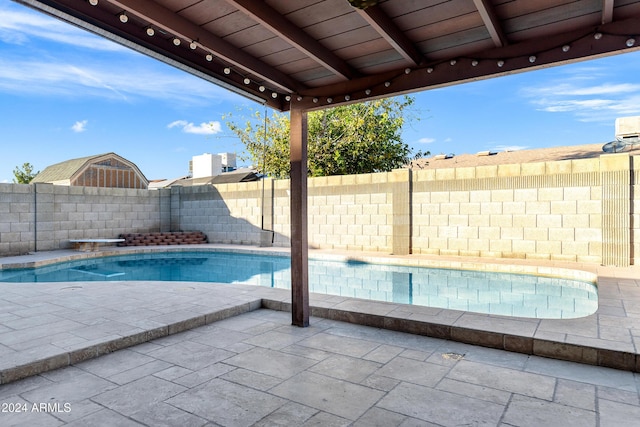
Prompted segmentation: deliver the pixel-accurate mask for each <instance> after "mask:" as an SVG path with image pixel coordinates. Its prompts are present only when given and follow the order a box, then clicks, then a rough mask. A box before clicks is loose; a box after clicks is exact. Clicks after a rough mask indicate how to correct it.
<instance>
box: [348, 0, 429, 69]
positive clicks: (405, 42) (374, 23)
mask: <svg viewBox="0 0 640 427" xmlns="http://www.w3.org/2000/svg"><path fill="white" fill-rule="evenodd" d="M355 10H356V11H357V12H358V14H360V16H362V17H363V18H364V20H365V21H367V23H368V24H369V25H371V27H373V29H375V30H376V31H377V32H378V34H380V35H381V36H382V38H384V39H385V40H386V41H387V42H388V43H389V44H390V45H391V46H392V47H393V48H394V49H395V50H396V51H398V53H399V54H400V55H402V57H403V58H404V59H406V60H407V61H409V62H411V63H413V65H420V64H422V63H423V62H424V56H423V55H422V53H420V51H419V50H418V49H417V48H416V46H415V45H414V44H413V42H412V41H411V40H409V38H408V37H407V36H406V35H405V34H404V32H402V31H401V30H400V29H399V28H398V27H397V26H396V24H394V23H393V21H392V20H391V19H390V18H389V16H387V14H386V13H384V11H383V10H382V9H380V6H372V7H368V8H366V9H355Z"/></svg>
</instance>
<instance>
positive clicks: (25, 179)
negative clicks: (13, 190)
mask: <svg viewBox="0 0 640 427" xmlns="http://www.w3.org/2000/svg"><path fill="white" fill-rule="evenodd" d="M39 173H40V171H38V172H34V171H33V166H31V163H28V162H27V163H23V164H22V167H18V166H16V168H15V169H14V170H13V176H15V178H14V179H13V182H14V183H16V184H28V183H30V182H31V180H32V179H33V178H35V176H36V175H38V174H39Z"/></svg>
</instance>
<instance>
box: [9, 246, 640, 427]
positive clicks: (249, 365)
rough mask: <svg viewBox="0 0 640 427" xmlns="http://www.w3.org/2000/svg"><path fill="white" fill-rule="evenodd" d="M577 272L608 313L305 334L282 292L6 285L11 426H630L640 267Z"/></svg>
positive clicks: (637, 384)
mask: <svg viewBox="0 0 640 427" xmlns="http://www.w3.org/2000/svg"><path fill="white" fill-rule="evenodd" d="M253 250H254V251H257V249H255V248H254V249H253ZM51 256H53V255H51V254H36V255H33V256H30V257H32V258H33V257H35V258H42V259H46V258H47V257H51ZM401 258H402V257H395V258H394V262H399V259H401ZM423 258H428V257H423ZM439 260H440V261H438V262H445V261H446V260H445V261H442V259H440V258H439ZM2 261H3V262H5V261H6V259H3V260H2ZM451 262H452V263H453V264H451V265H452V266H455V265H454V264H455V262H458V261H455V260H454V261H451ZM504 262H505V263H506V262H508V261H504ZM514 262H515V261H514ZM523 265H524V267H527V268H528V266H529V264H528V263H526V262H525V263H523ZM524 267H523V268H524ZM582 267H584V268H585V269H586V270H589V271H597V274H598V275H599V277H600V280H599V298H600V308H599V310H598V312H596V314H594V315H592V316H589V317H587V318H584V319H575V320H572V321H563V320H535V319H517V318H509V317H500V316H486V315H479V314H472V313H464V312H459V311H452V310H442V309H432V308H428V307H418V306H407V305H402V304H393V303H380V302H369V301H365V300H350V299H348V298H344V297H336V296H328V295H317V294H312V295H311V305H312V307H316V308H315V309H314V312H315V314H317V315H319V316H322V317H313V318H312V321H311V326H310V327H308V328H296V327H292V326H291V325H290V314H289V313H287V312H286V311H278V310H286V309H287V308H288V301H289V299H290V295H289V291H286V290H282V289H270V288H260V287H255V286H247V285H233V286H229V285H217V284H207V283H179V282H175V283H166V282H135V283H131V282H111V283H108V284H105V283H74V284H69V283H38V284H26V283H20V284H11V283H0V384H2V385H0V404H2V405H3V407H2V408H0V409H2V412H0V425H2V426H3V427H4V426H12V425H16V426H22V425H30V426H31V425H33V426H39V425H42V426H57V425H72V426H73V425H77V426H92V425H96V426H101V425H108V426H118V425H123V426H134V425H149V426H162V425H167V426H174V425H175V426H178V425H179V426H204V425H211V426H213V425H222V426H242V425H258V426H271V425H287V426H288V425H296V426H297V425H300V426H311V425H318V426H332V425H335V426H346V425H354V426H375V425H381V426H405V427H406V426H411V425H459V424H468V425H504V426H513V425H536V426H537V425H558V424H565V425H567V426H572V425H580V426H589V425H600V426H607V425H632V424H633V422H635V421H636V420H637V419H640V394H639V389H640V376H639V375H640V374H638V373H634V372H633V371H636V372H637V371H640V358H639V357H640V356H639V355H638V348H637V346H636V345H637V343H638V342H640V338H639V337H640V332H639V331H640V309H638V307H640V269H638V268H635V267H630V268H608V267H597V268H596V267H593V266H576V265H574V266H573V268H582ZM329 319H332V320H329ZM340 320H347V321H349V322H350V323H344V322H341V321H340ZM360 322H361V323H363V324H367V325H375V326H377V327H372V326H361V325H359V324H357V323H360ZM424 335H431V336H432V337H426V336H424ZM453 339H457V340H461V341H463V342H456V341H453ZM464 341H466V342H467V343H465V342H464ZM471 343H478V344H482V345H484V346H485V347H478V346H474V345H471ZM486 346H489V347H497V348H487V347H486ZM504 348H507V349H510V350H512V351H514V352H508V351H504V350H503V349H504ZM532 353H533V355H532ZM540 355H543V356H551V357H554V358H559V359H568V360H571V361H567V360H554V359H551V358H544V357H539V356H540ZM574 361H581V362H587V363H588V364H584V363H575V362H574ZM593 365H602V366H593ZM611 366H613V367H617V368H621V370H616V369H611V368H610V367H611ZM21 378H23V379H21Z"/></svg>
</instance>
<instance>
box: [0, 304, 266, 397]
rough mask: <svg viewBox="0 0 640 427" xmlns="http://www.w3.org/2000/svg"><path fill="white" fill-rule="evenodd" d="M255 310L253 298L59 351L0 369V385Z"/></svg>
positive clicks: (259, 306) (260, 306)
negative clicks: (158, 325)
mask: <svg viewBox="0 0 640 427" xmlns="http://www.w3.org/2000/svg"><path fill="white" fill-rule="evenodd" d="M259 308H262V301H261V300H260V299H256V300H253V301H249V302H244V303H242V304H239V305H234V306H228V307H225V308H222V309H220V310H217V311H214V312H211V313H206V314H200V315H198V316H194V317H191V318H189V319H184V320H180V321H178V322H174V323H170V324H167V325H164V326H160V327H157V328H154V329H150V330H146V331H142V332H137V333H135V334H131V335H125V336H122V337H119V338H115V339H112V340H108V341H105V342H101V343H97V344H93V345H90V346H87V347H83V348H78V349H74V350H69V351H64V350H62V349H61V350H62V352H61V353H58V354H53V355H50V356H47V357H43V358H41V359H38V360H34V361H32V362H28V363H24V364H21V365H18V366H14V367H11V368H7V369H3V370H1V371H0V385H3V384H8V383H10V382H13V381H17V380H20V379H23V378H27V377H30V376H33V375H38V374H41V373H43V372H47V371H52V370H54V369H58V368H64V367H66V366H70V365H73V364H76V363H80V362H83V361H85V360H89V359H93V358H96V357H99V356H103V355H105V354H109V353H112V352H114V351H117V350H122V349H125V348H128V347H132V346H135V345H138V344H142V343H145V342H148V341H151V340H154V339H157V338H162V337H166V336H169V335H173V334H177V333H180V332H184V331H187V330H190V329H193V328H197V327H199V326H204V325H208V324H210V323H213V322H217V321H219V320H224V319H227V318H230V317H234V316H237V315H240V314H244V313H248V312H250V311H254V310H257V309H259Z"/></svg>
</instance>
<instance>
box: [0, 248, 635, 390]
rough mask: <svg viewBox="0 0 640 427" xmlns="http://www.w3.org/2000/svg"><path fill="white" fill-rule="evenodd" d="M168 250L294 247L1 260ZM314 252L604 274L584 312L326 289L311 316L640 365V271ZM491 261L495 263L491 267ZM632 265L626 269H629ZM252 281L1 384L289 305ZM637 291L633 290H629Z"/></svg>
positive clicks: (16, 372)
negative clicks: (537, 311)
mask: <svg viewBox="0 0 640 427" xmlns="http://www.w3.org/2000/svg"><path fill="white" fill-rule="evenodd" d="M203 246H206V247H203ZM167 250H168V251H185V250H190V251H193V250H208V251H227V252H229V251H231V252H237V253H254V254H262V255H264V254H272V255H280V256H288V249H287V248H256V247H240V246H235V245H197V246H188V247H187V246H185V247H176V246H169V247H163V246H155V247H144V248H141V247H136V248H135V249H130V248H112V249H105V250H103V251H101V252H98V253H77V252H72V251H54V252H55V253H46V254H45V253H36V254H31V255H27V256H22V257H19V259H18V257H7V258H5V259H0V261H4V262H1V263H0V266H1V267H3V268H6V267H5V266H6V265H11V266H18V265H19V266H20V267H13V268H28V267H31V266H42V265H48V264H51V263H55V262H60V261H67V260H75V259H83V258H89V257H95V256H109V255H120V254H124V253H150V252H157V251H167ZM312 252H313V255H312V257H314V258H315V257H319V258H321V259H336V260H337V259H344V257H348V258H349V259H357V260H362V261H368V262H378V261H379V262H384V263H390V262H393V263H398V264H399V265H422V266H436V267H438V268H462V269H482V268H484V271H496V270H495V269H497V271H503V272H516V273H525V274H543V275H550V274H551V275H556V274H562V276H561V277H567V276H566V274H569V276H568V277H567V278H578V277H579V278H580V279H579V280H585V279H584V278H587V280H589V279H588V278H597V279H598V283H599V285H600V286H599V290H598V292H599V307H598V311H596V313H595V314H593V315H591V316H587V317H585V318H581V319H568V320H552V319H528V318H515V317H508V316H499V315H488V314H479V313H471V312H462V311H457V310H447V309H440V308H431V307H421V306H408V305H405V304H398V303H390V302H379V301H369V300H362V299H357V298H347V297H337V296H332V295H321V294H311V295H310V310H311V315H312V316H314V317H321V318H327V319H332V320H339V321H345V322H350V323H356V324H360V325H365V326H372V327H376V328H383V329H389V330H393V331H397V332H405V333H411V334H416V335H424V336H430V337H434V338H441V339H448V340H452V341H459V342H464V343H468V344H475V345H480V346H485V347H491V348H497V349H502V350H506V351H511V352H518V353H523V354H530V355H537V356H543V357H550V358H555V359H561V360H567V361H573V362H579V363H585V364H590V365H598V366H604V367H610V368H615V369H622V370H628V371H633V372H640V354H638V351H637V348H636V341H637V340H640V312H633V311H631V312H629V313H627V314H628V315H627V316H622V315H621V314H622V311H625V310H624V309H625V302H626V299H629V300H630V302H629V304H630V305H631V304H632V303H633V304H636V305H635V306H638V304H637V303H638V302H640V287H639V286H638V283H639V282H638V281H636V278H638V279H640V270H637V269H631V270H629V269H616V268H608V269H607V268H604V267H601V266H593V265H591V266H589V265H587V266H581V268H578V267H577V266H576V267H574V266H573V265H568V266H567V265H560V266H558V265H539V262H536V263H535V264H533V263H531V264H528V263H522V262H517V261H514V260H504V261H503V260H500V262H491V263H487V262H483V261H482V260H479V259H460V258H450V259H449V258H442V257H424V256H383V255H380V254H354V253H337V252H336V251H331V252H328V251H312ZM310 257H311V256H310ZM10 258H13V259H10ZM492 261H493V260H492ZM489 268H490V269H491V270H487V269H489ZM623 270H626V271H623ZM625 272H626V273H627V274H624V273H625ZM603 274H606V276H603ZM245 286H251V285H245ZM621 286H624V287H625V292H624V293H623V294H624V295H623V297H624V298H618V299H616V295H615V294H616V292H615V291H616V290H617V291H618V293H620V292H619V291H620V288H621ZM253 288H255V289H253V290H252V291H251V294H252V299H251V300H250V301H246V302H242V303H241V304H238V305H232V306H227V307H224V308H223V309H220V310H215V311H212V312H209V313H204V314H199V315H197V316H193V317H190V318H184V319H181V320H179V321H177V322H173V323H168V324H166V325H165V326H162V327H158V328H152V329H149V330H145V331H143V332H138V333H135V334H130V335H125V336H122V337H119V338H116V339H109V340H105V341H104V342H98V343H94V344H92V345H90V346H86V347H84V348H77V349H74V350H73V351H67V352H65V351H62V352H60V353H59V354H54V355H49V356H47V357H42V358H36V359H35V360H30V361H27V362H24V363H17V364H15V366H8V367H7V366H3V367H1V368H0V384H4V383H6V382H10V381H15V380H17V379H20V378H24V377H26V376H30V375H36V374H38V373H40V372H44V371H46V370H51V369H56V368H59V367H63V366H67V365H70V364H74V363H78V362H79V361H82V360H86V359H88V358H92V357H97V356H100V355H102V354H107V353H110V352H112V351H115V350H119V349H122V348H126V347H130V346H132V345H136V344H140V343H143V342H147V341H150V340H153V339H156V338H159V337H163V336H168V335H171V334H174V333H178V332H183V331H185V330H188V329H191V328H193V327H197V326H202V325H204V324H208V323H211V322H215V321H217V320H221V319H223V318H226V317H229V316H234V315H238V314H241V313H244V312H246V311H249V310H255V309H258V308H268V309H273V310H281V311H290V308H291V304H290V291H288V290H285V289H271V288H262V289H260V287H258V286H253ZM267 290H268V292H267ZM630 290H631V291H633V292H630ZM600 299H602V302H603V303H602V304H600ZM620 309H622V311H621V310H620ZM626 311H628V310H626ZM622 317H624V318H625V321H620V320H623V319H622ZM601 319H603V320H606V321H607V322H606V325H604V326H601V325H600V323H601V322H600V320H601ZM616 320H618V321H620V322H619V325H620V326H619V327H617V328H616V327H615V323H616ZM612 321H613V322H612ZM605 327H606V328H614V329H616V330H615V331H614V332H615V333H614V334H613V335H616V336H622V337H624V335H625V328H626V331H627V332H628V335H629V337H630V339H621V340H620V339H618V340H613V339H606V338H607V336H604V337H603V336H602V335H603V334H602V333H601V332H602V330H603V328H605ZM604 335H606V334H604Z"/></svg>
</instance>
